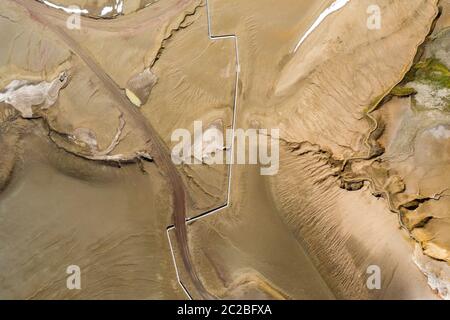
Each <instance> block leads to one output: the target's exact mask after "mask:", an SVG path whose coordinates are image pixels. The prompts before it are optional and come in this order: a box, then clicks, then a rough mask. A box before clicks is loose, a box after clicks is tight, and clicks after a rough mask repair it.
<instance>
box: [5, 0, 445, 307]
mask: <svg viewBox="0 0 450 320" xmlns="http://www.w3.org/2000/svg"><path fill="white" fill-rule="evenodd" d="M138 2H139V1H126V2H125V9H126V10H125V12H124V13H125V14H124V15H119V16H117V17H115V18H114V19H92V17H89V16H83V17H81V26H82V27H81V29H80V30H69V29H67V28H66V27H65V25H66V19H67V14H66V13H64V12H63V11H61V10H55V9H51V8H48V7H45V6H43V5H42V4H41V3H38V2H36V1H29V2H24V1H23V0H18V1H12V0H11V1H10V0H8V1H4V2H2V3H1V4H0V12H1V16H0V27H1V28H0V30H2V32H0V41H2V50H0V88H6V87H7V86H8V85H10V84H11V82H12V81H14V80H26V81H28V82H27V83H41V82H42V81H52V80H54V79H57V77H58V76H59V75H60V74H61V72H65V74H67V76H68V80H67V84H65V85H64V86H63V87H62V88H60V89H59V91H58V92H56V94H57V99H56V102H55V103H54V104H53V105H51V106H50V107H49V108H47V109H42V108H41V107H40V106H33V108H34V109H33V115H34V116H35V117H36V118H40V119H32V120H24V119H21V118H20V116H19V114H18V112H17V111H15V110H14V108H13V107H11V105H8V103H6V102H0V108H1V110H0V111H1V112H0V115H1V117H0V120H1V122H0V146H2V149H4V150H8V152H7V153H4V154H3V155H0V163H1V166H0V190H1V191H2V192H1V194H0V222H1V223H0V239H1V241H0V243H1V245H0V257H1V259H0V271H1V272H0V273H1V275H2V276H1V281H0V297H2V298H35V299H39V298H44V299H49V298H64V299H65V298H86V299H97V298H106V299H111V298H125V299H127V298H138V299H168V298H173V299H179V298H180V299H181V298H186V296H185V295H184V293H183V291H182V289H181V287H180V286H179V284H178V282H177V278H176V276H175V267H174V265H173V264H172V260H171V259H172V258H171V252H170V248H169V242H168V241H167V237H166V228H167V227H168V226H169V225H173V224H174V223H175V229H173V230H172V231H170V232H169V236H170V237H171V240H172V241H171V243H172V245H173V250H174V251H175V257H176V261H177V263H176V268H177V270H178V271H179V273H180V277H181V280H182V282H183V283H184V285H185V286H186V288H187V290H188V291H189V293H190V295H191V296H192V297H194V298H205V297H206V298H210V297H217V298H257V299H334V298H343V299H357V298H359V299H392V298H395V299H419V298H422V299H436V298H437V295H436V294H435V293H434V292H433V291H432V290H431V288H430V287H429V285H428V283H427V278H426V277H425V276H424V275H423V274H422V272H421V270H419V268H418V266H417V265H415V264H414V262H413V260H412V254H413V250H414V248H415V245H416V240H417V241H418V242H419V243H420V245H421V249H423V250H424V253H425V255H426V256H425V258H424V259H422V260H423V261H426V263H427V264H428V263H429V260H427V259H431V258H433V257H434V258H438V259H441V260H445V259H447V258H446V257H448V255H447V256H445V254H446V253H448V251H445V250H447V248H448V247H447V245H448V240H449V239H448V232H447V231H448V224H446V219H447V218H448V217H447V213H446V211H448V206H449V203H448V201H447V200H448V199H447V198H442V199H439V200H438V201H426V202H423V203H421V204H422V205H419V206H417V207H415V208H413V210H412V212H409V211H411V210H410V209H411V208H410V207H411V206H410V207H408V208H409V209H408V212H406V213H405V212H403V215H404V217H406V218H407V222H408V223H409V224H408V226H409V227H411V225H412V226H413V227H414V228H408V226H407V227H406V228H404V229H401V228H400V224H399V222H402V220H400V221H399V216H398V214H399V213H400V211H402V210H404V208H403V207H402V206H401V205H402V204H405V203H406V202H407V201H413V200H418V195H428V196H430V195H433V194H436V192H438V190H439V191H441V190H442V189H445V187H448V179H447V178H448V174H447V173H446V172H448V170H447V169H448V168H447V167H448V154H447V153H446V152H442V150H446V149H448V139H447V138H436V135H441V136H442V135H444V136H445V134H446V132H447V131H446V127H443V128H440V127H439V125H441V126H442V125H445V123H443V122H442V121H443V120H442V117H441V118H440V119H441V120H440V122H439V123H434V122H433V123H432V125H431V124H430V125H427V123H428V122H426V121H424V120H423V119H422V118H420V117H418V118H417V117H416V118H414V119H415V120H414V119H413V120H414V121H416V122H414V121H413V120H411V119H412V116H410V114H413V113H414V112H413V111H408V110H410V109H411V104H410V102H411V101H412V100H411V99H412V98H411V97H406V98H395V97H394V98H393V99H391V100H389V101H387V102H385V101H384V100H383V101H382V103H380V99H381V98H383V97H384V96H386V95H388V94H389V93H390V92H391V89H392V88H393V87H395V86H396V85H397V84H399V83H400V82H402V79H404V78H405V75H406V74H407V72H408V70H410V69H411V67H412V66H413V65H414V63H416V62H418V60H420V57H421V56H420V55H421V52H422V49H423V52H425V53H424V54H425V55H424V56H426V55H427V54H428V55H429V54H433V52H431V51H430V50H431V49H429V48H431V47H426V45H427V43H428V42H425V44H424V45H423V46H422V47H421V49H420V50H419V54H418V52H417V51H418V48H419V46H421V45H422V43H424V41H426V37H427V35H428V33H429V32H430V30H431V28H432V24H433V21H434V19H435V18H436V16H437V13H438V7H437V4H438V1H436V0H409V1H403V0H376V1H374V0H359V1H350V2H349V3H348V4H347V5H346V6H345V7H344V8H342V9H340V10H339V11H338V12H335V13H333V14H332V15H330V16H329V17H327V18H326V19H325V20H324V22H323V23H322V24H321V25H320V26H319V27H318V28H317V29H316V30H315V31H314V32H313V33H312V34H311V35H310V36H309V37H308V38H307V39H306V40H305V41H304V42H303V43H302V45H301V46H300V48H299V50H298V51H296V52H293V51H294V48H295V47H296V45H297V43H298V41H299V39H300V38H301V37H302V35H303V34H304V33H305V32H306V31H307V30H308V29H309V27H310V26H311V25H312V24H313V22H314V21H315V19H316V18H317V17H318V16H319V15H320V13H321V12H323V10H324V9H325V8H327V7H329V6H330V4H331V3H332V2H333V1H331V0H323V1H322V0H321V1H298V0H283V1H279V2H277V5H276V8H274V2H273V1H272V0H248V1H239V0H210V1H209V5H210V11H211V18H212V25H211V31H212V33H213V34H214V35H229V34H235V35H236V36H237V37H238V41H239V57H240V61H239V62H240V66H241V69H240V70H239V71H240V74H239V79H240V80H239V83H238V86H237V87H238V94H239V95H238V99H237V106H238V109H237V114H236V116H237V118H236V119H237V126H238V127H239V128H243V129H247V128H251V127H262V128H279V129H280V130H281V139H280V140H281V141H280V143H281V148H280V171H279V173H278V174H277V175H275V176H273V177H262V176H260V175H259V168H258V166H249V165H247V166H242V165H237V166H233V168H232V170H231V173H232V177H233V180H232V184H231V198H230V199H228V200H229V201H230V202H229V206H228V207H227V208H226V209H224V210H222V211H220V212H217V213H216V214H215V215H211V216H208V217H205V218H203V219H201V220H198V221H196V222H194V223H191V224H188V225H187V227H184V219H185V218H186V217H193V216H195V215H197V214H200V213H202V212H205V211H206V210H209V209H211V208H214V207H217V206H219V205H222V204H224V203H225V202H226V201H227V191H228V190H227V187H228V179H229V178H230V176H229V174H228V166H226V165H212V166H209V165H197V166H196V165H181V166H177V167H176V168H175V166H173V165H172V164H171V163H170V164H169V163H164V162H161V161H160V160H161V159H166V160H167V161H170V160H168V159H169V158H167V157H168V154H166V151H168V150H170V148H171V147H173V142H172V141H170V140H171V139H170V137H171V134H172V132H173V130H175V129H177V128H184V129H188V130H190V131H191V130H192V129H193V122H194V121H196V120H201V121H203V124H204V126H205V127H207V126H209V125H212V124H217V123H220V126H221V127H222V129H223V130H225V129H226V128H230V127H231V126H232V119H233V107H234V94H235V92H234V90H235V83H234V81H235V76H236V71H237V70H236V67H235V66H236V60H235V59H236V56H235V48H234V42H233V41H232V40H221V41H217V40H212V39H209V38H208V33H207V31H208V24H207V16H206V8H205V2H204V1H201V0H167V1H157V2H155V3H152V4H151V5H150V6H149V7H146V8H143V7H144V6H145V4H146V3H150V2H149V1H147V2H145V1H140V2H139V4H138ZM55 3H59V4H62V5H67V4H69V3H75V2H70V1H62V0H61V1H55ZM108 3H109V2H108V1H104V2H98V3H97V4H96V5H92V3H91V2H89V1H87V0H86V1H84V0H80V1H76V3H75V4H78V5H80V6H82V7H86V8H89V10H91V12H94V13H95V14H94V15H98V11H99V10H100V8H101V7H103V6H104V5H108ZM372 4H377V5H379V7H380V8H381V12H382V28H381V29H379V30H369V29H368V28H367V25H366V22H367V7H368V6H369V5H372ZM442 8H443V12H442V15H441V17H440V18H439V20H438V21H437V23H436V27H435V30H434V33H433V36H437V35H438V34H439V33H438V30H443V28H445V27H446V26H448V9H449V8H448V4H446V3H444V5H443V7H442ZM435 43H436V42H435ZM125 48H126V49H125ZM427 48H428V49H427ZM427 50H428V51H427ZM444 53H445V50H444ZM435 54H437V53H435ZM0 91H1V92H3V89H1V90H0ZM419 98H420V96H419V95H418V96H417V99H419ZM52 101H53V100H52ZM376 106H378V108H377V109H375V108H374V107H376ZM405 119H406V120H405ZM421 119H422V120H421ZM414 123H416V124H417V123H419V124H420V125H423V126H424V128H425V129H426V130H425V129H424V130H422V131H420V134H416V135H415V137H416V138H417V139H416V140H415V141H414V147H415V149H416V150H420V152H417V153H415V154H414V155H413V156H412V157H410V158H409V159H408V161H405V160H399V159H397V160H396V161H394V160H395V159H394V157H395V156H398V154H395V152H396V151H398V150H402V149H401V148H398V146H399V145H400V146H403V145H402V144H401V143H400V142H403V141H406V140H407V138H408V134H410V133H411V132H412V131H411V130H409V129H408V128H410V127H411V126H412V125H411V124H413V127H414V128H416V127H418V126H414ZM374 124H376V129H374ZM381 124H382V125H383V129H384V130H381V129H380V128H381ZM408 125H409V127H408ZM405 128H406V129H405ZM430 130H431V131H430ZM155 141H156V142H155ZM399 141H400V142H399ZM408 141H409V140H408ZM93 146H95V148H94V147H93ZM109 146H112V147H111V150H108V148H109ZM408 146H410V145H409V144H407V145H406V146H405V148H406V149H407V147H408ZM381 147H383V148H384V149H383V150H382V152H381V154H380V153H379V151H380V150H381ZM166 149H167V150H166ZM103 150H108V152H106V153H105V154H102V151H103ZM377 152H378V153H377ZM74 154H75V155H78V156H74ZM380 155H382V156H381V157H379V156H380ZM105 156H107V157H114V159H121V160H123V161H124V160H127V161H128V162H132V163H129V164H123V165H122V166H119V165H117V163H116V162H112V163H105V162H102V161H98V160H100V159H103V158H104V157H105ZM152 156H155V157H156V159H155V162H153V163H151V162H149V161H148V160H149V158H151V157H152ZM102 157H103V158H102ZM88 158H91V159H96V160H97V161H92V160H86V159H88ZM393 159H394V160H393ZM411 168H412V169H413V170H412V169H411ZM433 170H434V171H433ZM419 191H420V192H419ZM24 199H26V200H25V201H24ZM419 200H422V199H419ZM416 209H417V210H416ZM396 211H398V212H396ZM430 212H431V213H432V215H433V219H431V221H429V220H427V221H426V222H427V223H425V224H422V222H423V219H424V218H427V217H428V216H429V215H430ZM414 221H415V222H419V224H417V223H415V224H414ZM180 223H181V225H182V226H183V227H180V226H181V225H180ZM186 228H187V229H186ZM405 229H406V230H405ZM411 235H414V236H415V239H411V238H410V236H411ZM443 257H444V258H443ZM71 264H77V265H79V266H80V267H81V269H82V286H83V289H82V290H80V291H77V290H75V291H69V290H67V288H66V286H65V285H66V282H65V281H66V276H67V275H66V273H65V268H66V267H67V266H68V265H71ZM371 265H377V266H379V267H380V269H381V272H382V286H381V289H380V290H369V289H368V287H367V286H366V279H367V276H368V275H367V273H366V271H367V268H368V267H369V266H371ZM422 267H423V266H422ZM428 267H429V265H428ZM421 269H422V271H423V270H425V269H426V268H421ZM432 269H433V268H428V269H427V270H432ZM433 270H435V269H433ZM433 276H435V275H433Z"/></svg>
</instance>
